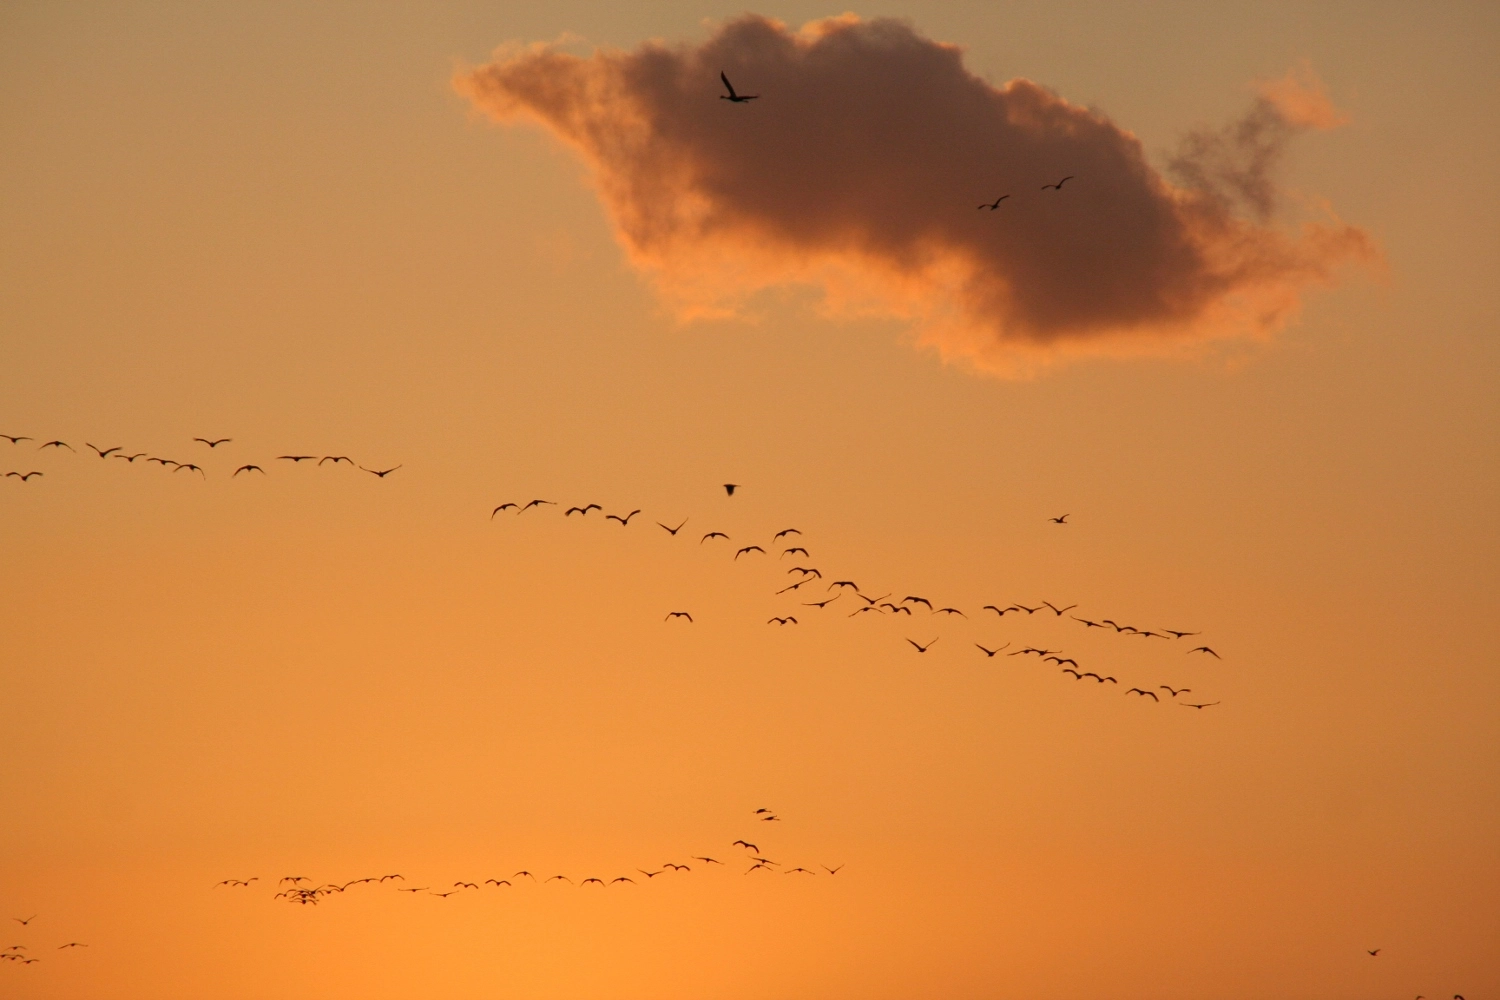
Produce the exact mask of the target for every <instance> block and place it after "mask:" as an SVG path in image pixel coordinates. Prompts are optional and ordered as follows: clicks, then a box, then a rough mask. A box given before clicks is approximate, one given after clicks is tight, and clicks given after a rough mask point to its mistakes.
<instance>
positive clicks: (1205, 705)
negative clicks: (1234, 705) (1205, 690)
mask: <svg viewBox="0 0 1500 1000" xmlns="http://www.w3.org/2000/svg"><path fill="white" fill-rule="evenodd" d="M1178 704H1180V705H1181V706H1182V707H1183V708H1213V707H1214V706H1215V705H1217V704H1218V702H1216V701H1205V702H1202V703H1201V704H1195V703H1193V702H1191V701H1183V702H1178Z"/></svg>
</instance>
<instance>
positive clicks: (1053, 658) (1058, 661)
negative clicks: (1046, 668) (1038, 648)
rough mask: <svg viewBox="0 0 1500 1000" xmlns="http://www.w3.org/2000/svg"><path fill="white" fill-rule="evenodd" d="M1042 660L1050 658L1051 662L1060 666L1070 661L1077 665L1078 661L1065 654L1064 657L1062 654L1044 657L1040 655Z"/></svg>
mask: <svg viewBox="0 0 1500 1000" xmlns="http://www.w3.org/2000/svg"><path fill="white" fill-rule="evenodd" d="M1042 660H1043V661H1044V662H1045V661H1047V660H1051V661H1052V662H1053V663H1056V664H1057V665H1058V666H1059V667H1060V666H1062V665H1063V664H1064V663H1071V664H1073V666H1075V667H1076V666H1078V661H1077V660H1075V659H1073V658H1072V657H1071V656H1066V657H1064V656H1044V657H1042Z"/></svg>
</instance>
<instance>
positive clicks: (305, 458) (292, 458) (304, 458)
mask: <svg viewBox="0 0 1500 1000" xmlns="http://www.w3.org/2000/svg"><path fill="white" fill-rule="evenodd" d="M317 457H318V456H317V455H277V456H276V461H278V462H280V461H283V460H285V461H288V462H292V463H293V464H295V463H297V462H311V461H312V460H313V459H315V458H317Z"/></svg>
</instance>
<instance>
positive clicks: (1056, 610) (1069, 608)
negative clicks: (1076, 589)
mask: <svg viewBox="0 0 1500 1000" xmlns="http://www.w3.org/2000/svg"><path fill="white" fill-rule="evenodd" d="M1042 603H1043V604H1045V605H1046V606H1047V607H1049V608H1051V609H1052V613H1053V614H1055V615H1057V617H1059V618H1061V617H1062V616H1063V612H1064V611H1072V610H1073V609H1074V608H1076V607H1078V605H1076V604H1069V605H1068V606H1067V607H1065V608H1059V607H1058V606H1057V605H1056V604H1053V603H1052V602H1051V601H1043V602H1042Z"/></svg>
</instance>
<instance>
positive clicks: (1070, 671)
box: [1062, 667, 1083, 681]
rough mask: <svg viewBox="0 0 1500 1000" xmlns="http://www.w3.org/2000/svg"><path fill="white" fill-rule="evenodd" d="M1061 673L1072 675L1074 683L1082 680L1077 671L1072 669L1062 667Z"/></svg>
mask: <svg viewBox="0 0 1500 1000" xmlns="http://www.w3.org/2000/svg"><path fill="white" fill-rule="evenodd" d="M1062 672H1063V673H1065V674H1072V675H1073V679H1074V680H1075V681H1081V680H1083V675H1082V674H1080V673H1079V672H1078V671H1076V670H1074V669H1073V668H1072V667H1063V668H1062Z"/></svg>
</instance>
